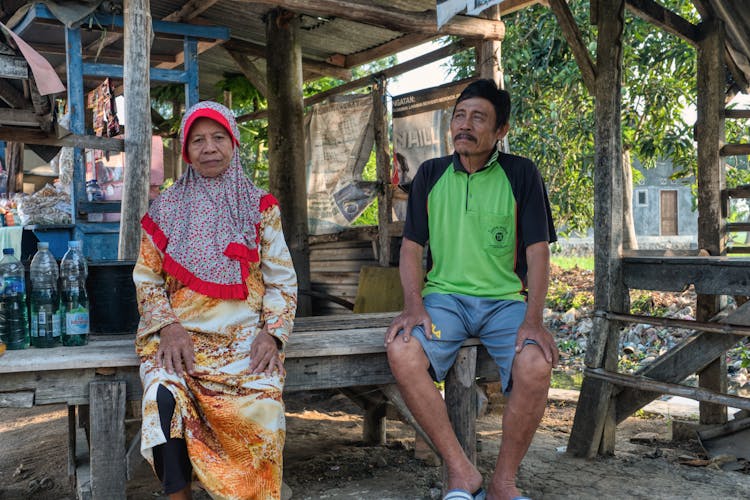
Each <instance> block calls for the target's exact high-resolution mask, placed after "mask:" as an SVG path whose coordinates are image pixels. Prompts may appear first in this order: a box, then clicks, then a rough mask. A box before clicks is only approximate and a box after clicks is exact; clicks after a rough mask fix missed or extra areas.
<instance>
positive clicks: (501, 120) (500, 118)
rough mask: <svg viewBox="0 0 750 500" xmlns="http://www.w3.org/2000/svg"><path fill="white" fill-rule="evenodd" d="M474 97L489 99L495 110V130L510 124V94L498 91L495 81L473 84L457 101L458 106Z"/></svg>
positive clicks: (501, 90)
mask: <svg viewBox="0 0 750 500" xmlns="http://www.w3.org/2000/svg"><path fill="white" fill-rule="evenodd" d="M472 97H481V98H483V99H487V100H488V101H490V102H491V103H492V107H493V108H495V129H499V128H500V127H502V126H503V125H505V124H506V123H508V117H509V116H510V94H509V93H508V91H507V90H503V89H498V88H497V84H495V81H494V80H490V79H481V80H476V81H474V82H471V83H470V84H469V85H467V86H466V88H465V89H464V90H463V92H461V95H460V96H458V99H456V104H458V103H459V102H461V101H465V100H466V99H471V98H472Z"/></svg>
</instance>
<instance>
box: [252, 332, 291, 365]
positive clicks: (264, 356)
mask: <svg viewBox="0 0 750 500" xmlns="http://www.w3.org/2000/svg"><path fill="white" fill-rule="evenodd" d="M250 372H251V373H265V374H267V375H270V374H272V373H274V372H279V374H281V375H286V371H285V370H284V364H283V363H282V362H281V352H280V351H279V347H278V344H277V343H276V338H275V337H273V336H272V335H271V334H270V333H268V330H266V328H265V327H263V329H261V331H260V332H258V335H257V336H256V337H255V340H253V344H252V346H250Z"/></svg>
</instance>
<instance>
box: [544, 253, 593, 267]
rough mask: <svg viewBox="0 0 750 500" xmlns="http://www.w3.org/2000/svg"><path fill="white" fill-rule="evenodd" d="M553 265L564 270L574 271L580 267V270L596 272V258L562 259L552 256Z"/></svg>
mask: <svg viewBox="0 0 750 500" xmlns="http://www.w3.org/2000/svg"><path fill="white" fill-rule="evenodd" d="M552 263H553V264H555V265H556V266H558V267H561V268H563V269H573V268H574V267H576V266H578V268H579V269H587V270H589V271H593V270H594V256H593V255H592V256H588V257H562V256H555V255H553V256H552Z"/></svg>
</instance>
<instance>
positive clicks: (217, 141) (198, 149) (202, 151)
mask: <svg viewBox="0 0 750 500" xmlns="http://www.w3.org/2000/svg"><path fill="white" fill-rule="evenodd" d="M186 147H187V152H188V158H190V163H192V165H193V168H195V170H197V171H198V173H199V174H201V175H202V176H203V177H216V176H219V175H221V174H223V173H224V171H225V170H226V169H228V168H229V164H230V162H231V161H232V153H233V152H234V144H233V142H232V136H231V135H229V132H227V129H225V128H224V127H222V126H221V125H219V124H218V123H216V122H215V121H213V120H212V119H210V118H198V119H197V120H195V122H193V125H192V126H191V127H190V132H189V135H188V138H187V144H186Z"/></svg>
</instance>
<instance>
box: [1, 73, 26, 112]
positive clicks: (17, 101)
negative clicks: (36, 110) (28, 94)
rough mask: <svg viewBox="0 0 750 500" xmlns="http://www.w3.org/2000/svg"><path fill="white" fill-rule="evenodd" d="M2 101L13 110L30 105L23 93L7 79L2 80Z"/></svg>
mask: <svg viewBox="0 0 750 500" xmlns="http://www.w3.org/2000/svg"><path fill="white" fill-rule="evenodd" d="M0 99H2V100H3V101H5V103H6V104H7V105H8V106H10V107H11V108H26V107H28V106H29V104H30V103H29V101H28V100H26V98H25V97H24V96H23V94H22V93H21V91H19V90H18V89H16V88H15V87H14V86H13V85H12V84H11V83H10V82H8V81H7V80H5V79H0Z"/></svg>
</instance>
